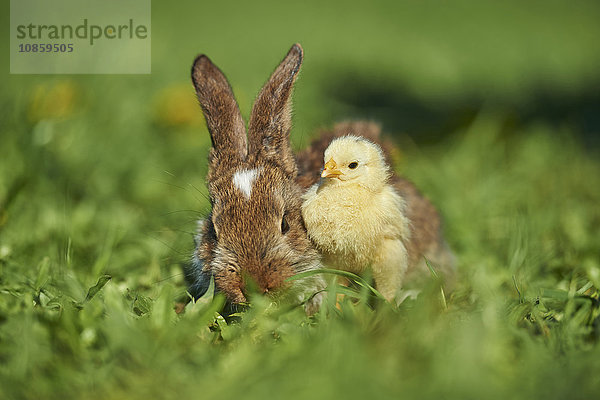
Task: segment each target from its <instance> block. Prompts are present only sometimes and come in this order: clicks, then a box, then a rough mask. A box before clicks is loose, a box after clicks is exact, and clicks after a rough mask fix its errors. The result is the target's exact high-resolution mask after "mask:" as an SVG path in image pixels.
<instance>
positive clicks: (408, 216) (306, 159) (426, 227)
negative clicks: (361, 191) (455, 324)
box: [298, 121, 455, 300]
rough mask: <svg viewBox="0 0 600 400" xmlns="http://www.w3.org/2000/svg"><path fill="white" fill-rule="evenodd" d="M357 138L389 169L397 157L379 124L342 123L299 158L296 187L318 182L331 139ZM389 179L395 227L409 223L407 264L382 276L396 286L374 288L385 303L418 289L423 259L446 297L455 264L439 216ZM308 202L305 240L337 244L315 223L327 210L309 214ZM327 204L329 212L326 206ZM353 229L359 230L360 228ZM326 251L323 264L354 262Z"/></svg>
mask: <svg viewBox="0 0 600 400" xmlns="http://www.w3.org/2000/svg"><path fill="white" fill-rule="evenodd" d="M347 135H353V136H347ZM356 136H359V137H362V138H364V139H366V140H367V141H368V142H372V143H376V144H377V147H378V148H379V149H380V150H381V155H382V156H383V159H384V161H385V162H384V164H385V165H390V158H391V154H393V152H394V151H395V147H394V146H393V145H392V144H391V143H390V142H389V141H387V140H383V139H382V137H381V127H380V126H379V125H378V124H376V123H374V122H366V121H345V122H341V123H338V124H337V125H335V126H334V128H333V131H330V132H323V133H321V135H319V136H318V137H317V139H315V140H314V141H313V143H312V144H311V145H310V147H309V148H307V149H306V150H304V151H303V152H301V153H299V155H298V162H299V171H300V173H299V183H300V184H301V186H302V187H305V188H307V187H310V186H311V185H316V184H317V183H318V182H320V178H321V176H322V175H321V171H322V170H323V169H322V167H323V164H324V162H325V161H326V160H324V158H323V157H324V153H325V150H326V149H327V148H328V146H329V145H330V143H332V141H333V140H334V139H337V140H344V138H353V137H356ZM337 140H336V141H337ZM340 143H341V142H340ZM344 143H345V142H344ZM332 145H333V144H332ZM354 164H356V163H354ZM387 179H388V185H390V188H391V189H392V190H393V191H394V192H395V194H394V196H399V197H398V201H399V202H400V206H399V207H400V209H401V210H402V212H401V214H402V215H401V217H398V218H399V220H398V221H394V223H400V222H402V221H400V220H404V221H405V222H406V223H407V226H406V227H404V228H403V229H406V230H407V232H406V233H405V234H403V238H402V244H401V245H400V246H401V247H402V249H401V250H402V254H403V257H406V258H405V260H399V262H400V266H401V269H404V271H388V273H387V275H385V278H386V279H388V276H392V275H393V276H394V277H396V278H397V279H399V281H398V282H395V283H393V282H387V281H385V282H383V281H382V282H379V285H378V287H379V286H381V287H382V288H383V287H386V288H387V289H389V290H388V292H389V293H388V295H387V296H386V298H388V300H391V299H392V298H393V297H394V294H395V293H397V289H398V288H399V287H402V288H403V289H406V288H408V287H410V286H411V285H412V286H413V287H418V286H419V285H420V282H421V281H422V280H423V279H424V278H425V277H427V276H430V274H431V272H430V270H429V268H428V266H427V264H426V262H425V259H427V260H428V261H430V264H431V265H432V266H433V267H434V269H435V270H436V272H437V273H438V274H439V275H440V277H441V278H443V280H444V284H445V287H446V290H447V291H450V290H451V289H452V287H453V283H454V275H455V259H454V255H453V253H452V251H451V250H450V248H449V246H448V244H447V243H446V241H445V239H444V236H443V234H442V229H441V218H440V216H439V213H438V212H437V210H436V208H435V207H434V206H433V205H432V204H431V202H430V201H429V200H428V199H427V198H426V197H425V196H423V195H422V194H421V192H420V191H419V190H418V189H417V187H416V186H415V185H414V184H413V183H412V182H410V181H409V180H407V179H405V178H403V177H400V176H398V175H396V174H394V173H390V174H389V178H387ZM325 183H328V182H324V181H323V184H325ZM315 187H316V186H315ZM314 189H315V188H314V187H313V190H309V191H308V192H306V196H309V197H310V199H314V198H315V197H318V194H316V193H318V191H317V192H315V191H314ZM334 190H335V189H334ZM306 200H307V202H306V203H305V205H304V206H303V211H304V212H306V210H310V218H309V219H308V220H306V219H305V223H306V226H307V228H308V233H309V237H311V239H313V241H315V240H317V238H320V239H319V240H321V241H323V240H324V241H325V242H327V241H330V240H336V239H334V238H332V236H334V235H335V233H334V232H333V231H332V232H329V231H323V229H324V227H323V225H322V224H320V223H319V222H318V221H319V218H322V217H323V216H320V214H322V213H330V212H331V210H321V208H320V206H318V207H317V208H316V209H315V208H314V207H315V206H310V207H311V208H309V206H308V204H309V202H308V200H309V199H308V198H307V199H306ZM327 201H329V200H327ZM310 204H313V203H310ZM315 204H316V203H315ZM327 204H328V206H331V204H330V203H327ZM328 215H329V214H328ZM352 215H354V214H352ZM354 216H356V215H354ZM306 217H307V216H306V215H305V218H306ZM315 224H316V225H315ZM356 228H357V229H358V228H359V227H356ZM343 229H344V232H347V231H348V230H350V229H353V227H350V226H345V227H344V228H343ZM317 242H318V243H320V242H319V241H318V240H317V241H316V242H315V244H316V245H317V246H316V247H317V249H319V250H323V251H325V250H326V249H325V248H321V246H319V245H318V243H317ZM329 250H331V249H329V248H327V251H325V253H326V254H324V255H325V256H326V257H325V258H324V262H326V264H327V261H330V262H333V263H334V265H335V264H336V262H340V260H347V259H348V257H350V258H352V257H351V256H350V255H348V254H346V253H343V254H337V255H336V254H329V252H328V251H329ZM388 250H389V249H388ZM394 254H395V253H394ZM377 257H382V255H381V254H378V255H377ZM342 264H343V263H342ZM364 267H366V265H365V266H364ZM344 268H346V267H344ZM389 279H391V278H389ZM376 283H377V282H376Z"/></svg>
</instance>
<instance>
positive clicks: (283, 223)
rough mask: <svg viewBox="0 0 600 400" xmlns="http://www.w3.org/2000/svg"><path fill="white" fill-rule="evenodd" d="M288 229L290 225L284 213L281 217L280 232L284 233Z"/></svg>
mask: <svg viewBox="0 0 600 400" xmlns="http://www.w3.org/2000/svg"><path fill="white" fill-rule="evenodd" d="M289 230H290V225H289V224H288V222H287V218H286V217H285V214H284V215H283V217H282V218H281V233H282V234H284V235H285V234H286V233H287V231H289Z"/></svg>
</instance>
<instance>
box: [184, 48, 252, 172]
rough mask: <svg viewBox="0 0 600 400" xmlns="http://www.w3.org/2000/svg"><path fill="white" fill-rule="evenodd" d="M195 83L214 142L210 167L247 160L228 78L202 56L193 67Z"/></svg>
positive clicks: (237, 113)
mask: <svg viewBox="0 0 600 400" xmlns="http://www.w3.org/2000/svg"><path fill="white" fill-rule="evenodd" d="M192 82H194V87H195V88H196V95H197V96H198V101H199V102H200V106H201V107H202V111H203V112H204V117H205V119H206V125H207V126H208V130H209V132H210V137H211V140H212V146H213V151H212V152H211V157H210V164H211V168H212V169H213V170H214V169H215V168H216V167H217V166H219V165H222V164H223V163H225V164H229V165H230V164H231V162H232V161H234V162H235V161H237V160H244V159H245V158H246V155H247V154H248V144H247V141H246V128H245V126H244V120H243V118H242V114H241V113H240V109H239V107H238V104H237V102H236V101H235V98H234V96H233V91H232V90H231V86H229V82H227V78H225V75H223V73H222V72H221V71H220V70H219V68H217V67H216V66H215V65H214V64H213V63H212V62H211V61H210V59H209V58H208V57H207V56H205V55H200V56H198V57H196V60H195V61H194V64H193V66H192Z"/></svg>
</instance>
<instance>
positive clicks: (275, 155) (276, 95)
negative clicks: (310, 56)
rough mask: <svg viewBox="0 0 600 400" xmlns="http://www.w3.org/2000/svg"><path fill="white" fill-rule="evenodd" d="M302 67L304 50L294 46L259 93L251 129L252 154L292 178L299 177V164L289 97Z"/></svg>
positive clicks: (250, 146) (250, 149)
mask: <svg viewBox="0 0 600 400" xmlns="http://www.w3.org/2000/svg"><path fill="white" fill-rule="evenodd" d="M301 64H302V47H300V45H299V44H295V45H293V46H292V48H291V49H290V51H289V52H288V54H287V56H285V58H284V59H283V61H282V62H281V64H279V66H278V67H277V69H276V70H275V72H273V75H271V78H269V81H268V82H267V83H266V84H265V86H264V87H263V88H262V90H261V91H260V94H259V95H258V98H257V99H256V102H255V103H254V106H253V107H252V114H251V115H250V124H249V127H248V137H249V139H250V145H249V154H256V155H258V157H259V158H263V159H268V160H270V161H274V162H275V163H276V164H278V165H280V166H281V167H282V168H284V170H285V171H286V173H288V174H289V175H291V176H295V174H296V162H295V160H294V156H293V153H292V149H291V146H290V139H289V134H290V128H291V119H292V118H291V104H290V95H291V93H292V86H293V84H294V81H295V80H296V77H297V76H298V71H299V70H300V65H301Z"/></svg>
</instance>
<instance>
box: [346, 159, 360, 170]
mask: <svg viewBox="0 0 600 400" xmlns="http://www.w3.org/2000/svg"><path fill="white" fill-rule="evenodd" d="M356 167H358V163H357V162H356V161H353V162H351V163H350V164H348V168H350V169H354V168H356Z"/></svg>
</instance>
